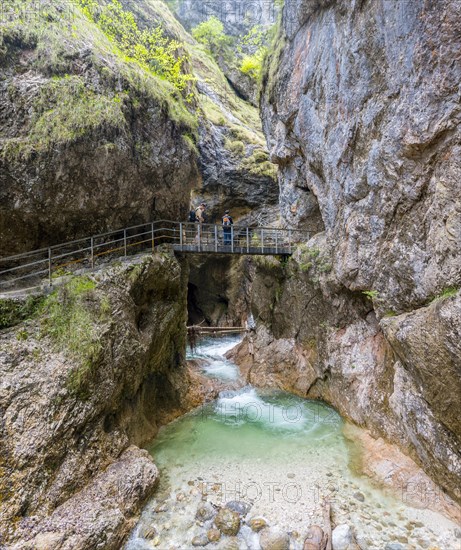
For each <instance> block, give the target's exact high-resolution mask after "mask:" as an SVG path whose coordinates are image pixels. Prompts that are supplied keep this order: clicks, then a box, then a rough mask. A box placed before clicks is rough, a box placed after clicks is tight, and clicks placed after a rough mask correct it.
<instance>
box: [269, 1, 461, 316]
mask: <svg viewBox="0 0 461 550" xmlns="http://www.w3.org/2000/svg"><path fill="white" fill-rule="evenodd" d="M458 8H459V3H458V2H457V1H453V0H443V1H441V2H437V4H431V5H430V6H429V5H428V4H427V3H426V2H424V1H423V0H417V1H415V2H403V3H401V2H387V1H385V0H383V1H378V2H374V3H369V2H353V3H351V5H350V6H349V5H348V6H347V7H346V3H345V2H342V1H339V0H335V1H331V0H328V1H322V2H311V1H310V0H304V1H300V0H287V1H286V2H285V7H284V10H283V25H282V27H281V29H280V33H279V40H278V44H279V48H278V50H277V51H276V52H274V54H273V56H272V59H271V60H270V62H269V64H268V65H269V67H268V70H267V72H266V76H265V83H264V94H263V100H262V110H263V120H264V130H265V133H266V136H267V138H268V141H269V146H270V153H271V156H272V159H273V160H274V161H276V162H277V163H278V164H279V166H280V169H281V178H280V181H281V208H282V212H283V215H284V218H285V219H286V220H287V221H290V222H291V223H293V224H294V225H298V224H299V223H304V222H305V221H306V220H307V219H309V218H310V217H311V212H312V204H313V202H315V201H316V202H317V203H318V206H319V209H320V213H321V217H322V220H323V223H324V225H325V229H326V232H327V238H328V239H329V240H330V241H331V242H332V243H336V244H337V246H336V247H335V250H334V264H335V271H336V273H337V276H338V279H339V280H340V282H341V283H342V284H343V285H344V286H346V287H347V288H349V289H351V290H369V289H373V290H375V291H377V292H378V293H379V296H380V298H381V299H382V300H383V302H384V303H385V306H386V307H387V308H388V309H393V310H394V311H396V312H397V313H400V312H401V311H405V310H410V309H413V308H414V307H418V306H420V305H423V304H424V303H425V302H426V301H427V299H428V298H430V297H432V296H435V295H436V294H438V293H439V292H440V291H442V290H444V288H446V287H447V286H450V285H460V284H461V274H460V273H461V272H460V269H459V265H460V253H461V248H460V246H459V242H460V238H461V202H460V187H459V180H460V164H459V162H458V157H459V147H460V127H461V126H460V120H461V109H460V103H459V85H458V84H459V80H460V77H461V65H460V57H459V51H460V37H459V33H458V31H457V29H459V26H460V18H461V15H460V10H459V9H458ZM326 44H328V45H329V46H328V47H325V45H326ZM291 207H293V209H292V210H291Z"/></svg>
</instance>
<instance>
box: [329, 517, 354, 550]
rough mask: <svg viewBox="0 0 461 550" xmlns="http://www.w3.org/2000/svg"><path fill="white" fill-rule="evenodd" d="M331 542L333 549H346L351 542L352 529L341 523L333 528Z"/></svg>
mask: <svg viewBox="0 0 461 550" xmlns="http://www.w3.org/2000/svg"><path fill="white" fill-rule="evenodd" d="M331 539H332V544H333V548H334V549H335V550H347V548H348V546H349V545H350V544H351V543H352V531H351V528H350V527H349V525H347V524H346V523H343V524H341V525H338V526H337V527H335V528H334V529H333V532H332V535H331Z"/></svg>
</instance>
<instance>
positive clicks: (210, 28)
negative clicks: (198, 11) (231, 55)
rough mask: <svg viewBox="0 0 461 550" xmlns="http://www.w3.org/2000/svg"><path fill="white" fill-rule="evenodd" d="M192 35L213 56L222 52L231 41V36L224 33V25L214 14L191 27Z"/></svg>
mask: <svg viewBox="0 0 461 550" xmlns="http://www.w3.org/2000/svg"><path fill="white" fill-rule="evenodd" d="M192 36H193V37H194V38H195V40H197V42H200V43H201V44H204V45H205V46H206V47H207V48H208V50H209V51H210V52H211V53H212V54H213V55H215V56H216V55H219V54H222V53H223V51H224V48H225V46H226V45H229V44H230V43H231V38H230V37H229V36H227V35H226V34H225V33H224V25H223V24H222V23H221V21H220V20H219V19H218V18H217V17H215V16H214V15H213V16H211V17H210V18H209V19H207V20H206V21H203V23H200V24H199V25H197V26H196V27H195V28H194V29H192Z"/></svg>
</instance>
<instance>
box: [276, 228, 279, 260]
mask: <svg viewBox="0 0 461 550" xmlns="http://www.w3.org/2000/svg"><path fill="white" fill-rule="evenodd" d="M278 251H279V232H278V230H277V229H276V230H275V253H276V254H277V253H278Z"/></svg>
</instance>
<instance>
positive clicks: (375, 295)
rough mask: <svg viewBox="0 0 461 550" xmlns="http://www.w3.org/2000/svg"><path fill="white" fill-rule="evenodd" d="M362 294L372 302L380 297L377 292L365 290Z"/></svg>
mask: <svg viewBox="0 0 461 550" xmlns="http://www.w3.org/2000/svg"><path fill="white" fill-rule="evenodd" d="M362 294H363V295H364V296H366V297H367V298H369V299H370V300H376V299H377V298H378V296H379V293H378V291H377V290H364V291H363V292H362Z"/></svg>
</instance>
